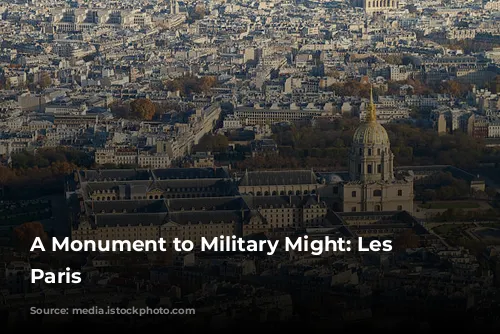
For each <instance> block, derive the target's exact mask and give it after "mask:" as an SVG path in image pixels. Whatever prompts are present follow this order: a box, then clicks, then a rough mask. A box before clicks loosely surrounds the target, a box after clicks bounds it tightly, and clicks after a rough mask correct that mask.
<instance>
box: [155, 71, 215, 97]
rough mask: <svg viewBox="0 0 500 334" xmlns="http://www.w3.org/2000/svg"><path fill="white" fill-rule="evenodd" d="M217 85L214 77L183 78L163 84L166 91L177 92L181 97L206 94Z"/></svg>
mask: <svg viewBox="0 0 500 334" xmlns="http://www.w3.org/2000/svg"><path fill="white" fill-rule="evenodd" d="M216 85H217V78H216V77H214V76H205V77H201V78H198V77H195V76H183V77H180V78H175V79H173V80H168V81H165V82H164V87H165V89H166V90H168V91H171V92H175V91H179V92H180V94H181V95H182V96H188V95H191V94H197V93H198V94H199V93H208V92H209V91H210V89H211V88H213V87H215V86H216Z"/></svg>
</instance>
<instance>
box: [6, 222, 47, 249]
mask: <svg viewBox="0 0 500 334" xmlns="http://www.w3.org/2000/svg"><path fill="white" fill-rule="evenodd" d="M37 237H39V238H40V239H41V240H42V242H46V241H47V238H48V237H47V233H45V230H44V228H43V225H42V224H41V223H40V222H30V223H24V224H22V225H19V226H18V227H16V228H15V229H14V241H15V243H16V245H17V246H18V247H19V249H21V250H22V251H25V252H27V251H29V250H30V248H31V246H32V245H33V242H34V241H35V238H37Z"/></svg>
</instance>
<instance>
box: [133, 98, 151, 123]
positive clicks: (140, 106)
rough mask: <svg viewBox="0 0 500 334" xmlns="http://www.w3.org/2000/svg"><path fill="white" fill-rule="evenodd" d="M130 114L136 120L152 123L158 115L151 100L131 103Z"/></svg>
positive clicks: (138, 100) (139, 100)
mask: <svg viewBox="0 0 500 334" xmlns="http://www.w3.org/2000/svg"><path fill="white" fill-rule="evenodd" d="M130 112H131V114H132V116H133V117H135V118H138V119H142V120H146V121H150V120H152V119H153V116H154V115H155V113H156V106H155V104H154V103H153V102H151V100H149V99H137V100H134V101H132V102H131V103H130Z"/></svg>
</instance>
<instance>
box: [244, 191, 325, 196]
mask: <svg viewBox="0 0 500 334" xmlns="http://www.w3.org/2000/svg"><path fill="white" fill-rule="evenodd" d="M248 194H249V195H252V196H254V195H255V196H278V192H277V191H273V192H270V191H264V192H262V191H257V192H256V193H255V194H254V193H253V192H249V193H248ZM309 194H311V195H314V194H316V190H311V192H309V191H308V190H304V191H300V190H297V191H295V192H294V191H293V190H289V191H288V192H285V191H284V190H282V191H280V192H279V195H280V196H286V195H289V196H293V195H309Z"/></svg>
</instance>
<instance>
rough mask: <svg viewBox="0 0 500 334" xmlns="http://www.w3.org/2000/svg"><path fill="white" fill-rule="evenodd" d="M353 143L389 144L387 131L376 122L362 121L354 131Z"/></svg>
mask: <svg viewBox="0 0 500 334" xmlns="http://www.w3.org/2000/svg"><path fill="white" fill-rule="evenodd" d="M353 143H354V144H357V145H360V144H361V145H390V142H389V135H388V134H387V131H385V129H384V127H383V126H382V125H380V124H378V123H377V122H373V123H371V122H370V123H368V122H365V123H362V124H361V125H360V126H359V127H358V128H357V129H356V132H354V137H353Z"/></svg>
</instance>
